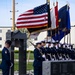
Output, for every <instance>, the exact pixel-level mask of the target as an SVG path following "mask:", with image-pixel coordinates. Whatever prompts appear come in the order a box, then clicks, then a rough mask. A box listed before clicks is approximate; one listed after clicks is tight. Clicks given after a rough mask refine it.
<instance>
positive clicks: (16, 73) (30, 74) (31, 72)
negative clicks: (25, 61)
mask: <svg viewBox="0 0 75 75" xmlns="http://www.w3.org/2000/svg"><path fill="white" fill-rule="evenodd" d="M27 74H29V75H34V74H33V71H32V70H31V71H28V72H27ZM0 75H2V72H1V71H0ZM14 75H19V73H18V71H15V73H14Z"/></svg>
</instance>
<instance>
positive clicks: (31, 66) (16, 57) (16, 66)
mask: <svg viewBox="0 0 75 75" xmlns="http://www.w3.org/2000/svg"><path fill="white" fill-rule="evenodd" d="M28 54H29V53H27V56H28ZM18 57H19V53H14V58H15V59H18ZM0 59H2V54H1V53H0ZM29 59H30V60H34V56H33V53H30V57H29ZM18 65H19V63H18V62H16V61H15V64H14V70H15V71H18V70H19V67H18ZM32 69H33V63H32V62H29V63H28V65H27V70H32Z"/></svg>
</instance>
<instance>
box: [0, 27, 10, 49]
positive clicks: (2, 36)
mask: <svg viewBox="0 0 75 75" xmlns="http://www.w3.org/2000/svg"><path fill="white" fill-rule="evenodd" d="M8 30H11V27H0V50H2V48H3V47H4V44H5V41H6V32H7V31H8Z"/></svg>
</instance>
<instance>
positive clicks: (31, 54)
mask: <svg viewBox="0 0 75 75" xmlns="http://www.w3.org/2000/svg"><path fill="white" fill-rule="evenodd" d="M28 54H29V53H27V57H28ZM18 57H19V54H18V53H15V56H14V58H15V59H18ZM29 59H30V60H34V56H33V53H30V57H29Z"/></svg>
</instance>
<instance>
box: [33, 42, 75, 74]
mask: <svg viewBox="0 0 75 75" xmlns="http://www.w3.org/2000/svg"><path fill="white" fill-rule="evenodd" d="M74 59H75V50H74V49H73V46H72V45H67V44H60V43H59V42H53V43H52V42H45V41H41V42H38V43H36V48H35V49H34V63H33V66H34V75H42V62H43V61H55V60H58V61H59V60H74Z"/></svg>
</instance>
